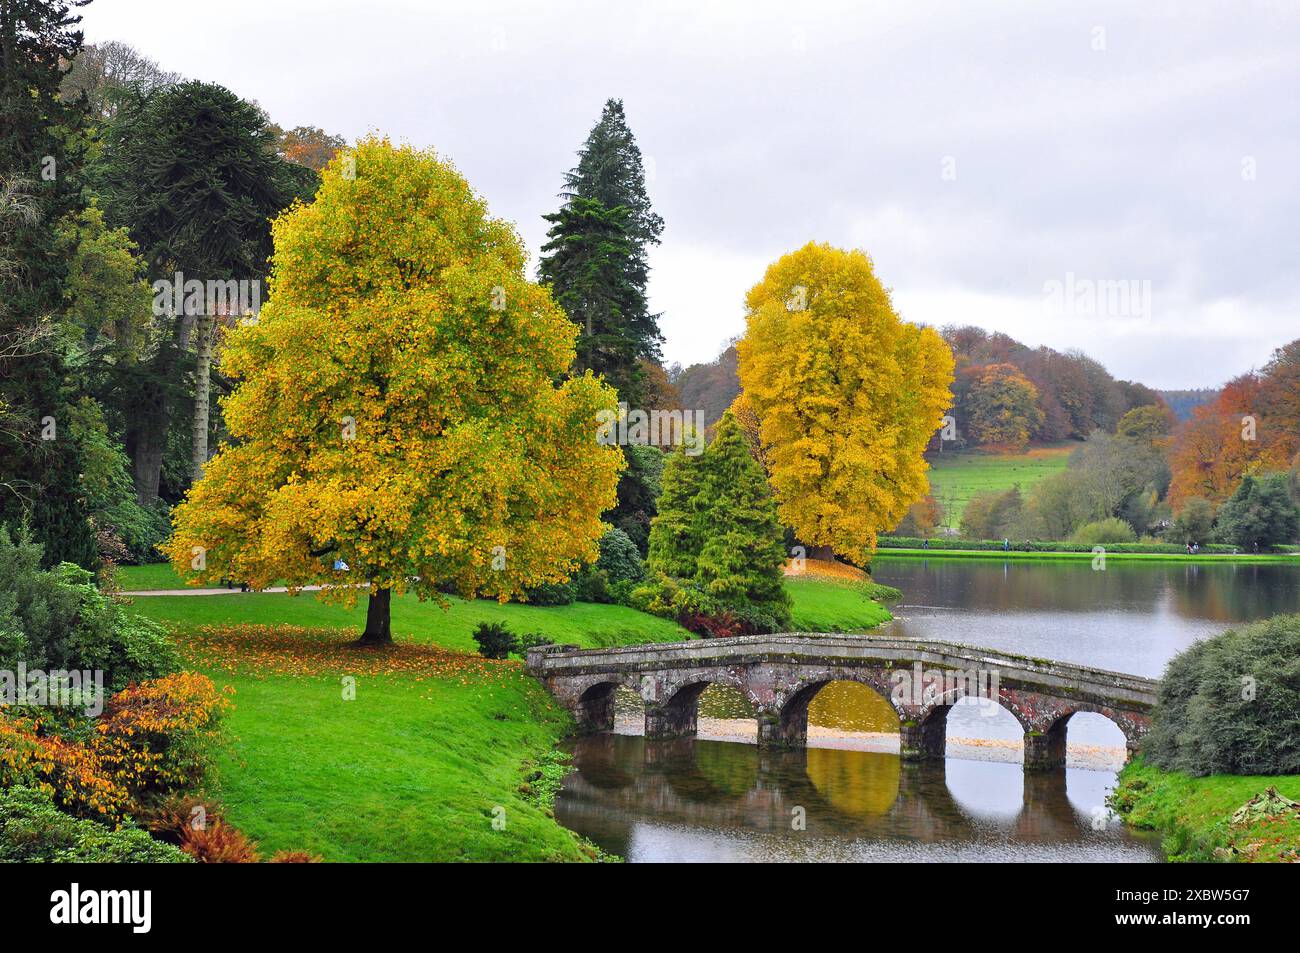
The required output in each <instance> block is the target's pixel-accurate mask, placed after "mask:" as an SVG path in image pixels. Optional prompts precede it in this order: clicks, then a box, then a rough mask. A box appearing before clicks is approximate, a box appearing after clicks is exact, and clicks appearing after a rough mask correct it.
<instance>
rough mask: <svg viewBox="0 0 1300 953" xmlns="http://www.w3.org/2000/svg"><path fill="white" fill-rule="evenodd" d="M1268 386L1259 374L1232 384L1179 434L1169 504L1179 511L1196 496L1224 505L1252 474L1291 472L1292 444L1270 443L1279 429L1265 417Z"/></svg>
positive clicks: (1198, 411) (1172, 460)
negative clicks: (1264, 391) (1264, 388)
mask: <svg viewBox="0 0 1300 953" xmlns="http://www.w3.org/2000/svg"><path fill="white" fill-rule="evenodd" d="M1262 384H1263V382H1262V381H1261V380H1260V378H1259V377H1258V376H1257V375H1255V374H1253V373H1251V374H1243V375H1242V376H1241V377H1238V378H1236V379H1235V380H1232V381H1229V382H1228V383H1227V384H1226V385H1225V386H1224V388H1223V390H1222V392H1220V394H1219V396H1218V398H1217V399H1215V400H1214V401H1212V402H1211V403H1209V404H1204V405H1202V406H1200V407H1197V408H1196V410H1195V411H1194V412H1193V416H1192V419H1191V420H1189V421H1187V422H1186V423H1185V424H1183V426H1182V427H1180V428H1179V429H1178V431H1177V432H1176V433H1175V434H1174V439H1173V443H1172V445H1171V447H1170V450H1169V467H1170V470H1171V471H1172V473H1173V482H1172V483H1171V484H1170V487H1169V502H1170V503H1171V504H1172V505H1173V508H1174V510H1175V511H1178V510H1181V509H1182V506H1183V504H1184V503H1185V502H1186V501H1187V500H1188V499H1190V498H1191V497H1194V496H1200V497H1204V498H1205V499H1207V500H1209V501H1211V502H1212V503H1216V504H1217V503H1222V502H1223V501H1224V500H1226V499H1227V498H1228V497H1229V496H1231V495H1232V493H1233V491H1234V490H1235V489H1236V488H1237V484H1238V483H1240V482H1241V478H1242V477H1243V476H1245V475H1246V474H1248V473H1255V472H1256V471H1258V470H1262V469H1273V468H1285V467H1286V465H1287V463H1288V462H1289V458H1288V457H1287V456H1286V443H1285V442H1284V441H1279V440H1277V439H1264V438H1265V437H1266V436H1267V435H1269V434H1270V433H1272V432H1276V431H1277V429H1278V428H1276V427H1270V418H1269V417H1267V416H1266V415H1265V413H1264V407H1265V401H1263V400H1261V391H1262Z"/></svg>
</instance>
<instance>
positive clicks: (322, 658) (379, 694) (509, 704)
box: [120, 567, 889, 862]
mask: <svg viewBox="0 0 1300 953" xmlns="http://www.w3.org/2000/svg"><path fill="white" fill-rule="evenodd" d="M170 572H171V570H170V569H168V568H167V567H133V568H129V569H124V570H123V571H122V573H121V577H122V578H121V580H120V581H121V583H122V584H123V585H124V586H126V587H130V588H132V589H135V590H139V589H141V588H148V589H155V588H161V589H171V588H175V587H176V583H177V582H179V580H176V579H175V577H172V578H171V579H170V580H169V579H167V578H166V573H170ZM787 585H788V586H789V588H790V592H791V594H792V597H793V599H794V605H795V617H796V619H797V620H798V622H799V624H800V625H802V626H806V627H808V628H810V629H813V630H820V631H827V630H834V631H850V630H857V629H863V628H869V627H871V626H873V625H875V624H878V623H879V622H881V621H883V620H884V619H887V618H888V617H889V614H888V612H887V611H886V610H885V609H883V608H882V607H881V606H880V605H878V604H877V603H874V602H871V601H870V600H868V599H867V598H866V591H867V590H865V589H864V588H863V586H862V585H860V584H854V583H846V582H843V581H834V580H821V579H792V580H788V581H787ZM134 610H135V611H136V612H138V613H139V614H141V615H143V616H146V617H148V618H150V619H153V620H155V621H158V622H160V623H162V624H163V625H165V626H166V627H167V628H168V629H169V630H170V631H171V632H172V633H173V635H174V637H175V639H176V641H177V643H178V645H179V646H180V649H181V652H182V654H183V656H184V659H185V664H186V667H188V668H191V669H193V670H196V671H201V672H204V673H205V674H208V675H209V676H211V677H212V678H213V679H214V680H215V681H216V682H217V684H219V685H224V686H230V687H232V688H233V689H234V691H235V695H234V699H233V701H234V708H233V710H232V711H231V713H230V715H229V716H228V720H227V727H228V736H229V744H228V746H227V750H225V751H224V752H223V753H222V754H221V757H220V762H219V765H218V770H217V775H216V781H215V782H214V785H213V790H212V792H211V793H212V794H213V795H214V796H215V797H216V798H217V799H218V800H219V801H220V802H221V804H222V805H223V807H224V810H225V812H226V815H227V816H228V818H229V819H230V821H231V822H232V823H234V824H235V825H236V826H237V827H239V828H240V829H241V830H243V831H244V832H245V833H246V834H248V835H249V836H250V837H252V838H254V839H255V840H257V841H258V842H259V847H260V849H261V850H262V852H263V855H268V854H270V853H273V852H275V851H276V850H280V849H305V850H310V851H312V852H314V853H317V854H320V855H321V856H322V857H324V858H325V859H326V860H330V861H360V860H365V861H409V862H414V861H435V860H458V859H466V860H476V861H489V860H512V861H542V860H548V861H549V860H584V859H590V858H593V857H595V856H596V853H595V852H594V851H593V850H592V849H590V848H589V847H588V846H586V845H584V844H583V843H582V842H580V841H579V839H578V838H577V837H575V836H574V835H573V834H572V833H571V832H569V831H567V830H566V829H564V828H562V827H561V826H560V825H559V824H557V823H556V822H555V821H554V819H553V818H552V817H551V816H550V812H549V807H548V805H547V803H546V801H545V797H544V793H545V791H546V790H547V789H550V788H553V787H554V783H555V780H556V776H557V773H558V769H557V763H556V760H555V755H554V749H555V745H556V743H557V742H558V741H559V740H560V739H561V738H562V737H563V736H564V735H565V733H566V732H568V731H569V730H570V729H571V727H572V720H571V718H570V716H569V715H568V713H567V712H565V711H563V710H562V709H560V708H559V706H557V705H556V704H555V703H554V702H553V701H552V699H551V698H550V696H549V695H548V694H547V693H546V691H545V690H544V689H543V688H542V687H541V686H540V685H539V684H538V683H537V682H536V681H535V680H534V679H532V678H531V677H530V676H528V675H527V673H526V672H525V671H524V670H523V667H522V665H521V664H520V663H518V662H494V661H488V660H485V659H481V658H479V657H478V656H477V655H475V654H473V649H474V644H473V642H472V640H471V638H470V634H471V632H472V631H473V629H474V626H475V625H477V623H478V622H480V621H499V622H503V623H504V624H506V625H507V626H508V627H510V628H511V629H512V630H513V631H515V632H516V633H524V632H533V633H537V634H540V635H544V636H546V637H548V638H550V639H552V640H554V641H557V642H566V643H575V644H578V645H582V646H584V647H587V648H597V647H601V646H606V645H618V644H629V643H634V642H649V641H677V640H681V639H685V638H690V637H691V636H690V634H689V633H688V632H686V630H684V629H682V628H681V627H680V626H678V625H676V624H675V623H673V622H670V621H667V620H664V619H658V618H655V617H653V616H649V615H646V614H644V613H641V612H637V611H635V610H633V609H629V608H626V607H624V606H611V605H596V604H591V603H575V604H573V605H569V606H554V607H538V606H525V605H500V604H498V603H496V602H492V601H483V600H479V601H472V602H471V601H466V600H463V599H449V600H448V607H447V608H446V609H443V608H441V607H439V606H437V605H435V604H433V603H427V602H426V603H421V602H419V601H418V600H417V599H415V598H414V597H410V596H408V597H403V598H399V599H394V601H393V632H394V636H395V638H396V639H397V641H398V644H397V645H396V646H395V647H393V648H391V649H387V650H382V651H376V650H363V649H357V648H354V647H352V646H350V645H349V644H348V643H349V642H350V641H351V640H352V639H353V638H355V636H356V634H357V633H359V632H360V630H361V627H362V623H363V621H364V618H365V608H364V602H362V603H361V604H359V605H358V606H357V607H355V608H353V609H350V610H349V609H346V608H344V607H342V606H338V605H328V604H324V603H321V602H319V601H318V600H317V599H316V598H315V596H313V595H312V594H310V593H304V594H302V595H299V596H296V597H291V596H288V595H285V594H283V593H246V594H242V593H233V594H230V595H209V596H204V595H191V596H149V597H137V598H136V599H135V600H134ZM346 679H352V680H353V681H351V682H348V681H345V680H346ZM349 686H355V697H354V698H348V697H346V695H345V689H347V688H348V687H349ZM539 794H541V795H542V796H538V795H539ZM494 820H498V824H497V825H495V826H494V824H493V821H494ZM500 820H504V826H502V825H501V824H500Z"/></svg>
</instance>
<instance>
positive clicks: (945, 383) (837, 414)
mask: <svg viewBox="0 0 1300 953" xmlns="http://www.w3.org/2000/svg"><path fill="white" fill-rule="evenodd" d="M745 304H746V310H747V316H746V319H747V323H748V329H747V332H746V335H745V337H744V338H743V339H742V340H741V341H740V343H739V344H738V350H739V358H740V360H739V375H740V383H741V386H742V387H743V388H744V392H745V395H746V397H747V398H748V400H749V402H750V405H751V406H752V407H753V410H754V413H755V415H756V416H757V418H758V421H759V433H760V436H761V439H762V443H763V452H764V463H765V464H766V466H767V470H768V473H769V479H770V481H771V484H772V489H773V492H774V495H775V497H776V500H777V504H778V506H779V512H780V517H781V521H782V522H783V523H784V524H785V525H787V526H789V527H791V528H792V529H793V530H794V532H795V534H796V535H797V536H798V537H799V539H800V540H802V541H803V542H804V543H806V544H809V545H811V546H814V547H819V548H823V549H829V550H830V551H833V552H835V553H838V554H839V555H841V556H844V557H847V558H850V559H853V560H855V561H858V562H862V561H864V560H866V559H867V558H868V557H869V556H870V554H871V553H872V552H873V551H874V549H875V545H876V534H877V532H878V531H880V530H882V529H888V528H891V527H894V526H897V525H898V522H899V520H901V519H902V518H903V515H904V514H905V513H906V512H907V509H908V507H909V506H911V505H912V503H914V502H915V501H916V500H918V499H920V498H921V497H922V496H924V495H925V494H926V492H927V481H926V476H925V471H926V463H925V460H924V458H923V457H922V452H923V451H924V450H925V445H926V443H927V442H928V441H929V439H930V436H931V435H932V434H933V433H934V432H935V430H937V429H938V428H939V426H940V424H941V422H942V415H943V412H944V410H945V409H946V408H947V407H948V406H949V405H950V404H951V402H952V394H951V392H950V391H949V385H950V384H951V383H952V373H953V359H952V352H951V351H950V350H949V349H948V345H946V344H945V343H944V341H943V339H942V338H941V337H940V336H939V335H938V333H937V332H935V331H934V330H933V329H931V328H922V327H918V326H916V325H913V324H907V323H905V322H904V321H902V320H901V319H900V318H899V317H898V314H897V313H896V312H895V311H894V308H893V305H892V304H891V302H890V299H889V292H888V291H887V290H886V289H885V288H884V286H883V285H881V283H880V281H879V280H878V279H877V278H876V275H875V271H874V270H873V268H872V264H871V259H870V258H869V257H867V255H865V254H864V253H862V252H860V251H843V250H841V249H838V248H832V247H831V246H830V245H826V244H817V243H815V242H810V243H809V244H807V245H805V246H804V247H803V248H801V249H799V250H798V251H796V252H792V253H790V254H788V255H785V256H784V257H782V258H780V259H778V260H777V261H776V262H774V263H773V264H772V265H771V266H770V267H769V268H768V269H767V274H766V275H764V277H763V280H762V281H760V282H759V283H758V284H757V285H755V286H754V287H753V288H751V289H750V291H749V294H748V296H747V297H746V299H745Z"/></svg>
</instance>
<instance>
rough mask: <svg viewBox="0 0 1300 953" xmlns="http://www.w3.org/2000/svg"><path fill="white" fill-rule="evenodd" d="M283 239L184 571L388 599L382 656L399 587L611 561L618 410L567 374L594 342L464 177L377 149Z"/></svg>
mask: <svg viewBox="0 0 1300 953" xmlns="http://www.w3.org/2000/svg"><path fill="white" fill-rule="evenodd" d="M273 237H274V241H275V255H274V259H273V262H272V274H271V280H270V288H269V296H268V300H267V303H266V305H265V306H264V307H263V308H262V311H261V313H260V315H259V317H258V318H257V320H256V321H247V322H245V324H246V326H240V327H237V328H234V329H232V330H231V331H230V333H229V335H228V337H227V338H226V341H225V346H224V348H223V350H222V353H221V369H222V372H223V373H224V374H226V375H229V376H230V377H232V378H234V379H235V380H236V381H237V384H236V386H235V388H234V391H233V393H232V394H231V395H230V396H229V397H228V398H226V399H225V400H224V401H223V403H222V407H223V411H224V414H225V420H226V424H227V427H228V428H229V431H230V434H231V438H232V439H231V441H230V442H229V443H225V444H223V445H222V446H221V447H220V448H219V450H218V452H217V454H216V456H214V457H213V459H212V460H210V461H209V462H208V464H207V467H206V469H205V471H204V475H203V479H202V480H201V481H200V482H199V483H197V484H196V485H195V486H194V487H193V488H192V489H191V491H190V493H189V495H188V496H187V497H186V499H185V500H184V502H183V503H182V504H181V505H180V506H179V507H177V509H176V511H175V515H174V527H175V531H174V533H173V535H172V537H171V539H170V540H169V541H168V543H167V545H166V552H167V554H168V556H169V557H170V558H171V559H172V560H173V562H174V563H175V565H176V566H177V567H178V568H180V569H182V570H185V571H186V572H190V573H193V574H194V575H195V576H196V577H197V578H196V581H198V582H203V581H209V582H212V581H217V580H220V579H223V578H225V579H236V580H241V581H246V582H248V583H249V584H250V585H252V586H255V587H263V586H267V585H270V584H272V583H274V582H275V581H276V580H284V581H286V582H287V583H288V585H289V586H290V588H291V589H293V588H297V587H301V586H305V585H308V584H324V585H326V586H330V587H331V588H329V589H327V590H326V591H325V592H324V593H323V595H324V597H325V598H333V599H342V600H345V601H350V600H354V599H355V598H356V596H357V594H358V589H357V588H354V587H352V586H348V585H347V584H348V583H362V584H363V586H362V587H361V588H360V592H362V593H364V592H366V589H365V588H364V584H365V583H368V584H369V590H368V591H369V605H368V611H367V620H366V628H365V632H364V634H363V635H362V638H361V641H362V643H368V644H377V643H384V642H388V641H391V625H390V612H389V607H390V604H391V596H392V593H394V592H396V593H398V594H400V593H402V592H405V591H414V592H415V593H417V594H418V595H419V596H420V597H421V598H430V597H432V598H438V593H439V591H440V590H441V589H445V588H446V587H447V586H448V585H451V586H454V587H455V589H456V591H458V592H459V593H461V594H462V595H465V596H467V597H473V596H475V595H476V594H489V595H495V596H497V597H498V598H500V599H502V600H505V599H507V598H509V597H511V596H515V595H518V594H520V593H521V592H523V590H524V589H526V588H530V587H534V586H538V585H541V584H543V583H546V582H555V581H560V580H563V579H565V578H567V577H568V575H569V573H570V572H571V571H572V570H573V569H575V568H576V567H577V566H578V564H579V563H580V562H582V561H588V560H592V559H594V558H595V557H596V555H597V552H598V545H597V544H598V540H599V538H600V535H601V532H602V526H601V521H600V514H601V513H602V511H604V510H606V509H608V508H610V507H611V506H613V505H614V502H615V487H616V485H617V482H618V474H619V471H620V469H621V468H622V466H623V457H622V454H621V453H620V452H619V451H618V448H617V447H612V446H602V445H601V444H600V443H599V442H598V441H597V439H596V429H597V426H598V420H597V414H598V412H599V411H601V410H602V409H608V410H612V409H613V408H614V406H615V403H616V396H615V394H614V391H613V390H612V389H611V388H609V387H608V386H607V385H605V384H604V383H603V382H601V381H600V380H598V379H596V378H593V377H592V376H591V375H590V374H587V375H584V376H583V377H580V378H569V377H568V374H567V371H568V368H569V367H570V366H571V365H572V363H573V358H574V340H575V337H576V333H577V329H576V327H575V326H574V324H573V323H572V322H571V321H570V320H569V319H568V318H567V317H566V315H565V314H564V312H563V311H562V310H561V309H560V308H559V307H558V306H557V305H556V304H555V302H554V301H553V300H552V299H551V296H550V293H549V291H547V290H546V289H545V288H542V287H540V286H539V285H537V284H534V283H533V282H530V281H528V280H527V279H526V278H525V277H524V267H525V264H526V257H527V256H526V252H525V251H524V248H523V245H522V243H521V242H520V239H519V237H518V236H517V235H516V233H515V232H514V230H513V229H512V228H511V227H510V226H509V225H508V224H507V223H505V222H502V221H500V220H497V219H493V218H491V217H490V216H489V214H488V209H487V206H486V204H485V203H484V202H483V200H482V199H481V198H479V197H478V196H477V195H476V194H475V193H474V192H473V191H472V190H471V189H470V187H469V185H468V183H467V182H466V181H465V179H464V178H462V177H461V175H460V174H459V173H458V172H457V171H456V170H455V169H454V168H453V167H452V166H451V165H449V164H447V163H446V162H444V161H442V160H440V159H438V158H437V156H435V155H434V154H433V153H432V152H423V151H417V150H415V149H412V148H409V147H394V146H393V145H392V144H390V143H389V142H388V141H387V140H385V139H380V138H369V139H366V140H363V141H361V142H360V143H358V145H357V146H356V148H355V149H354V150H350V151H347V152H344V153H340V154H339V155H338V156H336V157H335V158H334V159H333V160H332V161H331V162H330V164H329V165H328V166H327V167H326V169H325V170H324V172H323V175H322V182H321V187H320V191H319V192H318V193H317V196H316V199H315V201H314V202H313V203H312V204H310V205H298V206H295V207H294V208H293V209H292V210H290V211H289V212H287V213H286V214H285V215H283V216H281V217H280V218H279V219H278V220H277V221H276V222H275V223H274V228H273ZM339 561H341V563H342V565H340V564H339ZM343 565H346V567H347V570H346V571H345V570H344V569H343ZM336 566H338V568H337V569H336V568H335V567H336Z"/></svg>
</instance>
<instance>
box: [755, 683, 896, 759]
mask: <svg viewBox="0 0 1300 953" xmlns="http://www.w3.org/2000/svg"><path fill="white" fill-rule="evenodd" d="M836 682H847V683H849V684H854V685H863V686H865V687H866V688H867V689H868V690H870V691H871V692H873V693H874V694H875V695H877V696H878V697H879V698H880V699H881V700H883V701H884V702H885V704H886V705H888V706H889V708H890V710H891V711H893V712H894V714H895V715H896V716H897V717H898V718H899V719H900V723H901V720H902V718H903V712H902V711H901V710H900V709H899V707H898V706H897V705H896V704H894V701H893V699H892V698H891V697H890V690H889V683H888V681H887V680H886V679H885V678H883V677H882V676H881V673H879V672H875V671H872V670H869V669H861V670H849V671H844V672H836V673H835V674H834V675H830V676H828V675H824V674H820V675H807V676H804V677H800V678H796V679H794V680H792V682H791V683H790V684H789V685H788V686H787V687H786V688H785V690H784V691H782V692H779V693H777V695H776V698H775V699H774V702H773V703H772V704H770V705H768V706H766V707H763V706H760V707H759V715H758V736H759V743H760V744H767V745H774V746H777V747H804V746H805V745H806V744H807V741H808V706H809V705H810V704H811V703H812V700H813V699H814V698H815V697H816V696H817V694H818V693H819V692H821V690H822V689H824V688H825V687H826V686H828V685H832V684H834V683H836Z"/></svg>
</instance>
